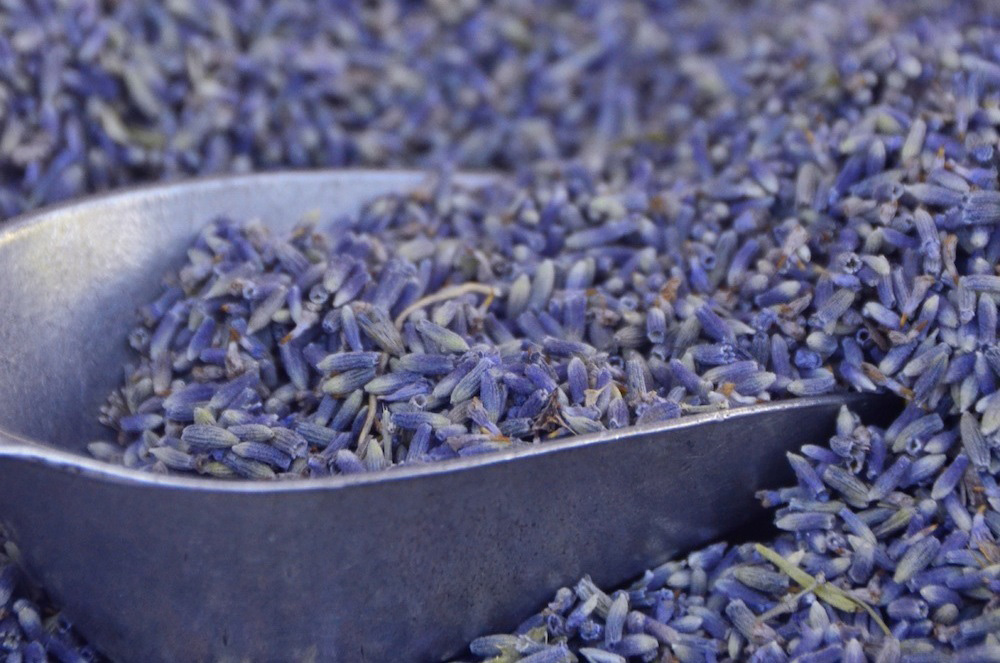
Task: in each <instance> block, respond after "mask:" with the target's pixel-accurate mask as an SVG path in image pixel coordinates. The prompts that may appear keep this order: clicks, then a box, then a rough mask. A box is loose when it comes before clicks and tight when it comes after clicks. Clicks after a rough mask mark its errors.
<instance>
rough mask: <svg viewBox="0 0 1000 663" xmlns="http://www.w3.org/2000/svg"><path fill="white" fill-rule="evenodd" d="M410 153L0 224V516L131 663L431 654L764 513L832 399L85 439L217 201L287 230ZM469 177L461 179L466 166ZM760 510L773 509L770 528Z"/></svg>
mask: <svg viewBox="0 0 1000 663" xmlns="http://www.w3.org/2000/svg"><path fill="white" fill-rule="evenodd" d="M423 179H424V175H423V174H421V173H415V172H385V171H381V172H367V171H329V172H298V173H278V174H267V175H254V176H241V177H232V178H221V179H210V180H201V181H196V182H186V183H179V184H171V185H165V186H157V187H150V188H140V189H133V190H130V191H126V192H122V193H115V194H112V195H107V196H102V197H97V198H90V199H87V200H83V201H80V202H76V203H72V204H69V205H63V206H61V207H58V208H53V209H49V210H46V211H42V212H39V213H37V214H33V215H30V216H26V217H22V218H20V219H15V220H13V221H10V222H8V223H6V224H5V225H3V226H0V522H2V523H3V525H4V526H5V527H6V529H7V530H8V532H9V534H10V536H11V538H12V540H13V541H14V542H16V544H17V546H18V547H19V549H20V551H21V555H22V558H23V563H24V565H25V567H26V569H27V571H28V572H29V574H30V575H31V576H32V577H34V578H35V579H36V580H37V581H39V582H41V583H42V585H43V586H44V587H45V588H46V589H47V590H48V592H49V593H50V594H51V596H52V597H53V598H54V600H55V601H56V603H58V604H59V605H61V606H63V607H64V608H65V611H66V613H67V615H68V616H69V617H70V618H71V619H72V620H73V621H74V622H75V623H76V624H77V625H78V628H79V629H80V631H81V632H82V633H83V634H84V635H85V636H86V637H87V638H88V639H89V640H90V641H91V642H92V643H93V644H94V645H95V646H97V647H98V648H100V649H101V650H102V651H104V652H105V653H106V654H107V655H109V656H110V657H111V658H112V659H114V660H118V661H146V662H155V661H237V660H238V661H376V662H382V661H434V660H441V659H443V658H445V657H447V656H451V655H455V654H457V653H459V652H460V651H461V649H462V647H463V645H464V643H466V642H468V641H469V640H470V639H472V638H474V637H476V636H478V635H481V634H483V633H486V632H491V631H499V630H505V629H511V628H513V627H515V626H516V624H517V621H518V620H519V619H520V618H523V617H524V616H526V615H528V614H530V613H531V612H533V611H535V610H537V609H539V608H540V607H541V606H543V605H544V603H545V601H546V600H547V599H548V598H549V597H550V596H551V594H552V592H553V591H554V590H555V589H557V588H558V587H559V586H561V585H564V584H568V583H572V582H574V581H575V580H576V579H577V578H578V577H579V576H580V575H582V574H585V573H589V574H591V575H592V576H593V578H594V580H595V581H597V582H598V583H600V584H602V585H609V586H613V585H616V584H621V583H623V582H627V581H629V580H630V579H632V578H633V577H635V576H637V575H638V574H640V573H641V572H642V571H643V570H644V569H646V568H648V567H649V566H651V565H655V564H657V563H660V562H663V561H666V560H667V559H668V558H670V557H671V556H673V555H675V554H676V553H678V552H680V551H684V550H687V549H690V548H692V547H694V546H698V545H700V544H704V543H707V542H710V541H713V540H716V539H719V538H720V537H725V536H727V535H729V534H731V533H732V532H733V531H734V530H736V529H738V528H741V527H743V528H744V531H746V526H747V525H748V523H750V524H753V523H755V522H758V523H759V522H760V521H759V516H760V514H761V511H760V509H759V507H757V506H756V502H755V500H754V497H753V495H754V492H755V491H756V490H758V489H760V488H763V487H768V486H775V485H781V484H782V482H784V481H787V480H788V478H789V477H788V470H787V469H786V468H787V463H786V461H785V458H784V452H785V451H787V450H790V449H796V448H798V447H800V446H801V445H802V444H805V443H819V442H821V441H823V440H825V439H826V438H827V437H828V436H829V434H830V433H831V432H832V430H833V425H834V420H835V417H836V414H837V411H838V409H839V408H840V406H841V405H842V404H845V403H846V404H850V405H851V407H854V408H856V409H857V410H858V411H860V412H862V413H863V414H865V415H868V416H871V415H873V414H874V415H877V413H878V412H879V411H880V410H884V409H885V408H886V407H887V405H886V403H885V401H884V400H878V399H875V400H872V399H871V398H870V397H869V398H861V397H857V396H836V397H822V398H808V399H798V400H792V401H784V402H778V403H773V404H765V405H758V406H753V407H746V408H740V409H734V410H730V411H724V412H716V413H712V414H704V415H698V416H692V417H689V418H685V419H682V420H677V421H672V422H670V423H667V424H661V425H656V426H654V427H647V428H644V429H626V430H619V431H614V432H608V433H603V434H599V435H588V436H583V437H576V438H570V439H565V440H560V441H555V442H551V443H547V444H544V445H540V446H538V447H536V448H531V449H528V450H521V451H516V452H509V453H496V454H493V455H487V456H479V457H473V458H465V459H457V460H453V461H445V462H441V463H438V464H429V465H420V466H403V467H400V468H397V469H393V470H390V471H388V472H385V473H381V474H377V475H352V476H338V477H331V478H328V479H318V480H310V481H301V482H278V483H260V482H219V481H213V480H209V479H197V478H187V477H175V476H160V475H152V474H147V473H140V472H137V471H133V470H129V469H126V468H123V467H117V466H111V465H106V464H104V463H101V462H98V461H96V460H93V459H91V458H88V457H87V456H86V455H85V454H86V452H85V451H84V447H85V444H86V443H87V442H88V441H90V440H92V439H95V438H99V437H106V435H107V433H106V431H103V430H102V429H101V427H100V426H99V425H98V424H97V422H96V416H95V415H96V412H97V410H98V407H99V405H100V404H101V403H102V402H103V400H104V398H105V397H106V395H107V394H108V393H109V392H110V390H111V389H113V388H114V387H115V386H116V385H117V384H118V382H119V380H120V379H121V377H120V373H119V369H118V367H119V366H122V365H123V364H124V362H125V361H126V359H127V353H126V343H125V342H124V339H125V337H126V334H127V332H128V330H129V329H130V328H131V326H132V325H133V321H134V319H135V318H134V311H135V310H136V308H137V307H138V306H139V305H140V304H142V303H144V302H147V301H149V300H151V299H152V298H154V297H155V295H156V294H157V292H158V289H159V287H160V285H159V284H160V279H161V277H162V275H163V274H164V273H166V272H167V270H169V269H171V268H174V267H176V266H177V265H178V264H179V263H181V262H182V261H183V256H184V252H185V250H186V248H187V247H188V246H189V244H190V242H191V241H193V239H194V237H195V235H196V234H197V232H198V230H199V229H200V228H201V227H202V226H203V225H204V223H206V222H207V221H208V220H210V219H211V218H213V217H215V216H217V215H219V214H226V215H229V216H231V217H233V218H236V219H247V218H253V217H260V218H262V219H265V220H266V221H267V222H268V223H269V224H270V225H272V226H273V227H274V228H275V229H276V230H277V231H279V232H281V231H286V230H288V229H290V228H291V227H292V226H293V225H294V224H295V223H296V222H298V221H299V220H301V218H302V217H303V215H305V214H307V213H309V212H311V211H313V210H323V211H324V212H326V213H331V212H333V211H336V212H343V213H351V212H355V211H357V210H358V209H359V208H360V206H361V205H362V204H363V203H364V202H365V201H368V200H370V199H371V198H373V197H375V196H378V195H380V194H383V193H387V192H391V191H398V190H401V189H405V188H410V187H413V186H415V185H418V184H419V183H421V182H422V181H423ZM467 181H470V180H467ZM760 533H764V532H763V531H762V532H760Z"/></svg>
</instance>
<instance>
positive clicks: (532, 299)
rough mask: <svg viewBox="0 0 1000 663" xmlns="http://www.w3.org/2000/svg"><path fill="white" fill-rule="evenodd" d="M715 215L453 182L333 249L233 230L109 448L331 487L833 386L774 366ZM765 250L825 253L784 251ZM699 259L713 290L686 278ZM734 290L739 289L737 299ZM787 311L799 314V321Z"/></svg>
mask: <svg viewBox="0 0 1000 663" xmlns="http://www.w3.org/2000/svg"><path fill="white" fill-rule="evenodd" d="M647 177H648V175H647ZM640 194H642V195H640ZM665 206H666V207H675V208H676V209H677V210H679V213H681V214H684V215H686V217H687V219H688V221H687V223H686V224H685V223H684V222H679V223H675V222H671V221H668V219H667V216H668V214H669V213H668V212H666V211H664V210H665ZM694 214H695V209H694V208H693V207H689V206H687V205H686V203H685V202H684V201H683V200H682V199H681V198H679V197H676V196H672V195H671V194H669V193H668V192H664V193H662V194H660V195H659V196H658V197H657V198H655V200H654V201H653V202H650V201H648V200H646V199H645V195H644V193H642V190H641V189H639V188H636V189H635V190H634V191H632V192H631V193H626V194H621V193H619V192H616V191H615V190H614V188H613V187H605V186H603V185H601V184H598V183H597V182H596V181H595V180H593V179H591V178H590V177H589V176H588V175H586V174H585V173H584V172H582V171H581V172H570V173H567V174H565V175H556V176H544V177H543V176H540V177H539V178H538V180H537V181H536V182H534V183H532V184H530V185H529V186H528V187H527V188H519V187H517V186H514V185H512V184H510V183H508V182H504V181H498V182H497V183H495V184H491V185H488V186H485V187H483V188H480V189H475V190H466V189H463V188H461V187H453V186H451V185H450V184H449V183H448V182H447V181H442V182H441V184H440V186H438V187H436V188H435V189H433V190H432V191H424V192H415V193H411V194H401V195H396V196H389V197H385V198H382V199H379V200H376V201H374V202H373V203H371V204H370V205H369V206H368V207H367V208H366V210H365V211H364V212H363V213H362V214H361V215H360V216H358V217H357V218H354V219H348V220H342V221H341V222H339V223H338V224H336V225H337V227H336V229H335V231H334V232H331V233H329V234H327V233H322V232H317V231H316V230H315V229H312V228H308V227H302V228H300V229H298V230H296V231H295V232H294V233H293V234H292V235H291V236H290V237H287V238H279V237H275V236H272V235H271V234H270V233H269V232H268V231H267V229H266V228H265V227H264V226H263V225H262V224H260V223H254V224H243V225H240V224H236V223H232V222H229V221H217V222H215V223H213V224H211V225H210V226H209V227H207V228H206V229H205V231H204V232H203V233H202V234H201V236H200V237H199V239H198V241H197V242H196V243H195V245H194V246H193V247H192V249H191V250H190V251H189V252H188V257H189V262H188V263H187V264H186V265H185V266H184V267H183V268H182V269H181V270H180V271H179V273H177V274H176V275H175V276H174V277H173V278H172V279H171V284H170V285H168V286H167V288H166V289H165V291H164V293H163V294H162V295H161V296H160V297H159V298H158V299H157V300H156V301H155V302H153V303H151V304H150V305H148V306H146V307H144V308H143V309H142V324H141V325H140V326H139V327H138V328H137V329H136V330H135V331H134V332H133V333H132V334H131V335H130V342H131V343H132V346H133V347H134V348H135V349H136V350H137V351H139V353H140V355H141V358H140V360H139V362H138V364H136V365H135V366H134V367H133V368H132V369H130V371H129V375H128V378H127V381H126V385H125V386H124V387H123V388H122V389H121V390H119V391H116V392H115V393H114V394H113V395H112V397H111V399H110V401H109V404H108V405H107V406H106V407H105V409H104V421H105V422H106V423H107V424H109V425H110V426H113V427H114V428H116V429H117V430H118V431H119V442H121V443H122V444H123V446H124V448H122V447H119V446H115V445H111V444H109V443H95V444H93V445H91V450H92V451H93V452H94V453H95V454H96V455H98V456H99V457H103V458H107V459H110V460H118V461H120V462H123V463H125V464H126V465H128V466H131V467H140V468H145V469H151V470H154V471H171V470H173V471H186V472H198V473H203V474H209V475H213V476H241V477H247V478H274V477H276V476H281V477H301V476H327V475H329V474H336V473H347V472H356V471H362V470H378V469H383V468H385V467H388V466H390V465H393V464H398V463H406V462H410V463H412V462H426V461H431V460H439V459H445V458H454V457H457V456H464V455H470V454H477V453H484V452H488V451H493V450H497V449H507V448H511V447H516V446H521V445H525V444H535V443H539V442H542V441H545V440H549V439H553V438H557V437H562V436H566V435H573V434H582V433H592V432H597V431H600V430H605V429H608V428H619V427H622V426H628V425H631V424H636V423H640V424H643V423H653V422H656V421H661V420H665V419H670V418H674V417H678V416H681V415H682V414H683V413H685V412H698V411H704V410H709V409H715V408H725V407H731V406H733V405H740V404H749V403H755V402H759V401H760V400H766V399H769V398H771V395H772V393H773V394H779V395H780V394H793V393H822V392H824V391H829V390H830V389H832V388H833V387H834V384H835V380H834V377H833V374H832V372H831V371H830V369H829V367H825V366H821V365H820V362H816V365H815V366H810V367H808V368H807V369H804V370H800V369H798V368H796V367H795V365H794V360H793V359H792V358H791V355H789V356H788V358H786V361H785V362H784V364H781V366H782V370H780V371H779V372H777V373H776V372H773V371H772V370H771V369H772V368H773V364H774V362H772V361H771V360H770V356H771V350H770V344H771V341H770V337H769V335H768V334H767V331H768V330H767V329H761V328H759V327H760V324H759V321H757V320H756V318H755V315H756V313H757V310H758V308H759V307H757V306H755V305H754V304H753V303H752V302H753V298H752V297H751V298H747V297H743V296H741V295H740V294H739V286H740V284H742V283H743V282H745V281H748V280H749V279H751V277H752V276H753V274H754V271H753V270H749V269H747V268H743V270H742V271H743V273H739V270H737V269H735V268H733V269H731V267H732V265H731V264H730V263H729V261H727V260H723V261H722V262H716V263H712V261H710V260H707V257H708V256H709V255H711V256H713V257H716V250H722V251H725V249H724V247H725V246H729V251H730V252H731V253H732V252H735V249H736V248H737V244H738V241H739V240H738V236H737V233H736V232H735V231H733V230H729V231H725V232H722V233H720V234H719V235H718V241H717V243H718V244H719V245H720V246H718V247H716V248H715V249H709V246H708V243H706V242H705V241H704V239H703V240H702V241H701V242H698V243H697V244H695V243H693V242H691V241H690V240H689V239H684V240H683V241H681V240H680V238H681V237H684V236H686V235H690V234H691V233H693V232H695V227H696V225H699V224H695V223H693V219H694ZM678 233H683V234H682V235H678ZM754 250H755V252H760V254H761V255H769V254H772V257H774V258H777V257H778V256H779V254H780V255H782V256H784V255H787V256H789V257H791V258H792V260H793V261H795V262H797V263H801V261H802V257H803V256H806V257H807V253H806V252H807V251H808V249H807V248H806V247H804V246H786V245H784V244H780V245H779V243H778V242H777V241H775V240H772V239H768V238H767V237H761V238H760V239H759V240H757V241H756V242H755V244H754ZM706 251H707V252H706ZM691 261H695V262H694V263H692V262H691ZM703 263H706V264H707V267H706V266H705V265H703ZM690 264H695V265H696V266H697V269H698V270H699V273H700V274H701V275H702V276H701V278H702V279H703V281H704V287H691V286H690V285H688V284H687V283H686V280H687V279H686V274H685V272H686V270H687V269H688V266H689V265H690ZM723 279H728V281H729V282H731V283H732V284H733V286H732V287H733V289H732V291H731V292H730V293H729V294H720V293H716V294H714V295H713V294H712V292H713V290H714V288H715V287H716V286H717V285H718V284H720V283H721V282H722V281H723ZM786 299H788V300H789V301H790V298H786ZM744 302H748V303H744ZM782 302H783V303H782V304H781V306H782V307H784V308H787V309H788V310H789V311H790V312H791V313H789V314H787V315H784V316H783V317H782V316H781V315H779V316H778V317H779V318H782V319H784V318H788V319H790V320H791V319H794V318H795V317H797V316H798V312H797V311H796V309H795V306H794V305H793V306H792V307H790V308H789V306H788V304H787V302H785V301H784V300H782ZM807 303H808V298H806V299H800V305H799V307H800V308H801V307H804V306H805V305H806V304H807ZM844 312H845V311H840V312H839V313H836V314H827V315H828V317H829V318H830V323H834V322H836V321H837V320H838V319H839V318H840V317H841V314H842V313H844ZM777 320H778V318H776V320H775V321H777ZM859 322H860V318H858V320H856V323H855V324H858V323H859ZM755 325H757V326H755ZM768 326H771V323H768ZM831 340H832V338H831ZM833 345H834V346H835V345H836V344H835V342H834V343H833ZM765 346H767V347H766V351H765V352H763V353H762V349H764V348H765ZM793 346H794V344H793ZM790 351H791V350H786V354H787V353H788V352H790ZM807 351H808V352H812V351H811V350H807ZM829 354H830V352H829V351H828V352H827V353H826V355H829ZM817 356H819V355H817ZM779 363H780V362H779Z"/></svg>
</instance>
